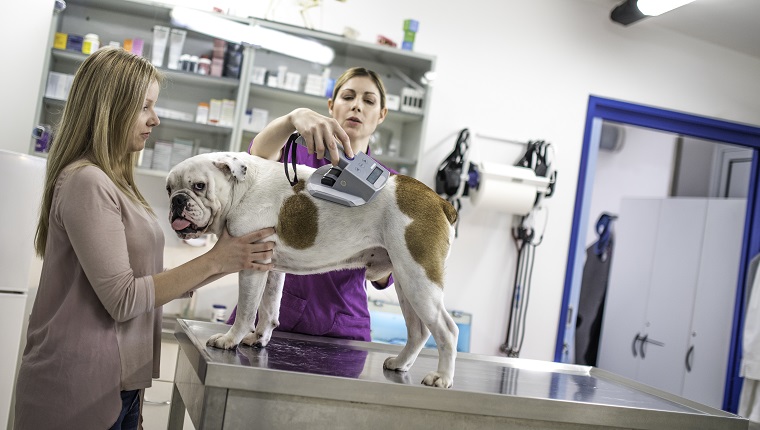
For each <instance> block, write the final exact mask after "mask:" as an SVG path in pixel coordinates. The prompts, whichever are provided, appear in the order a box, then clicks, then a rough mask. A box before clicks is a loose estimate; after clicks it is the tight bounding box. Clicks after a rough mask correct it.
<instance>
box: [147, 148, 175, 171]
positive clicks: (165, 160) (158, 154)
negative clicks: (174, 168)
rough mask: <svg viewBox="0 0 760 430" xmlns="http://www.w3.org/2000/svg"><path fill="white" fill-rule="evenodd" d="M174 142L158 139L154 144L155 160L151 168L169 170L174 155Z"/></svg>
mask: <svg viewBox="0 0 760 430" xmlns="http://www.w3.org/2000/svg"><path fill="white" fill-rule="evenodd" d="M172 146H173V143H172V142H166V141H160V140H159V141H156V143H154V144H153V162H152V163H151V168H152V169H154V170H161V171H164V172H168V171H169V167H170V166H171V157H172Z"/></svg>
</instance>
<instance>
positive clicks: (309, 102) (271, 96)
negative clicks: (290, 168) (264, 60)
mask: <svg viewBox="0 0 760 430" xmlns="http://www.w3.org/2000/svg"><path fill="white" fill-rule="evenodd" d="M251 96H252V97H251V99H250V101H251V102H252V103H253V104H254V105H255V104H256V99H257V98H263V99H268V100H275V101H278V102H283V103H291V104H293V106H302V107H308V108H311V109H319V110H324V109H327V97H321V96H315V95H312V94H306V93H302V92H298V91H290V90H286V89H282V88H274V87H268V86H266V85H259V84H251ZM422 119H423V115H420V114H415V113H408V112H402V111H397V110H389V111H388V117H387V120H388V121H399V122H402V123H407V122H416V121H422Z"/></svg>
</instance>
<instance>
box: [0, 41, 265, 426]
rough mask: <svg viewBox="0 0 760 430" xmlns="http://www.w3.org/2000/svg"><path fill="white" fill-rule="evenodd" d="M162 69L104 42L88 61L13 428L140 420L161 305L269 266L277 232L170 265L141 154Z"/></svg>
mask: <svg viewBox="0 0 760 430" xmlns="http://www.w3.org/2000/svg"><path fill="white" fill-rule="evenodd" d="M162 81H163V77H162V75H161V73H160V72H158V71H157V70H156V68H155V67H153V66H152V65H151V64H150V62H149V61H147V60H146V59H144V58H142V57H139V56H136V55H133V54H131V53H129V52H127V51H124V50H123V49H120V48H103V49H101V50H98V51H96V52H95V53H93V54H92V55H90V56H89V57H88V58H87V59H86V60H85V61H84V62H83V63H82V65H81V66H80V67H79V70H78V71H77V73H76V76H75V77H74V82H73V85H72V87H71V91H70V93H69V98H68V101H67V102H66V106H65V107H64V110H63V115H62V118H61V121H60V124H59V126H58V130H57V133H56V136H55V139H54V142H53V145H52V148H51V150H50V154H49V157H48V161H47V173H46V179H45V191H44V194H43V198H42V205H41V210H40V217H39V222H38V227H37V234H36V238H35V249H36V252H37V254H38V255H39V256H41V257H43V266H42V274H41V277H40V284H39V289H38V292H37V296H36V298H35V302H34V306H33V308H32V313H31V315H30V318H29V327H28V332H27V342H26V347H25V349H24V354H23V358H22V362H21V367H20V369H19V374H18V379H17V382H16V409H15V425H14V428H15V429H16V430H23V429H73V428H82V429H90V428H93V429H96V428H97V429H106V428H113V429H136V428H138V426H139V421H140V405H141V403H142V399H141V393H142V391H143V390H144V389H145V388H147V387H149V386H150V385H151V380H152V378H154V377H158V369H159V354H160V333H161V332H160V330H161V306H162V305H164V304H165V303H167V302H169V301H170V300H172V299H174V298H177V297H180V296H181V295H183V294H185V293H187V292H189V291H190V290H193V289H195V288H198V287H200V286H202V285H205V284H206V283H208V282H211V281H212V280H214V279H218V278H219V277H221V276H223V275H226V274H229V273H234V272H238V271H240V270H243V269H258V270H268V269H270V268H271V267H270V265H268V264H261V263H260V261H262V260H267V259H268V258H269V257H271V249H272V243H271V242H260V241H261V240H262V239H264V238H266V237H268V236H270V235H271V234H273V229H264V230H261V231H258V232H254V233H251V234H249V235H246V236H242V237H238V238H233V237H231V236H229V235H228V234H226V232H225V234H223V235H222V237H220V238H219V241H218V242H217V243H216V244H215V246H214V247H213V248H212V249H211V250H210V251H208V252H207V253H205V254H203V255H201V256H200V257H198V258H196V259H194V260H192V261H189V262H187V263H185V264H183V265H181V266H179V267H177V268H174V269H171V270H167V271H164V270H163V248H164V236H163V233H162V231H161V228H160V226H159V224H158V221H157V219H156V216H155V214H154V213H153V211H152V210H151V208H150V206H149V205H148V203H147V202H146V200H145V198H144V197H143V195H142V194H141V193H140V191H139V190H138V189H137V186H136V185H135V181H134V167H133V166H134V163H135V157H136V154H137V152H139V151H140V150H142V149H143V147H144V146H145V142H146V140H147V139H148V138H149V137H150V135H151V132H152V131H153V129H154V127H156V126H158V125H159V123H160V121H159V119H158V117H157V116H156V113H155V105H156V102H157V100H158V94H159V87H160V84H161V82H162Z"/></svg>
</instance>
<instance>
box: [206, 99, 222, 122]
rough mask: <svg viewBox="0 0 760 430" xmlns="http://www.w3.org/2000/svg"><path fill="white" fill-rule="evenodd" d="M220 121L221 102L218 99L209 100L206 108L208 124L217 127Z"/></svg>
mask: <svg viewBox="0 0 760 430" xmlns="http://www.w3.org/2000/svg"><path fill="white" fill-rule="evenodd" d="M221 119H222V101H221V100H219V99H211V101H210V102H209V108H208V123H209V124H214V125H219V120H221Z"/></svg>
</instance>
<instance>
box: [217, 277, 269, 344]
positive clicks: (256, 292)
mask: <svg viewBox="0 0 760 430" xmlns="http://www.w3.org/2000/svg"><path fill="white" fill-rule="evenodd" d="M267 273H268V272H260V271H255V270H243V271H242V272H240V274H239V281H238V306H237V312H236V314H235V323H234V324H232V327H230V329H229V330H228V331H227V333H224V334H221V333H220V334H215V335H213V336H211V337H210V338H209V340H208V341H207V342H206V345H209V346H213V347H215V348H222V349H232V348H235V347H236V346H237V345H238V344H239V343H240V341H241V340H242V339H243V337H245V335H247V334H248V333H250V332H251V330H253V324H254V321H255V320H256V309H257V308H258V306H259V302H260V301H261V295H262V293H263V291H264V285H265V283H266V279H267Z"/></svg>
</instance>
